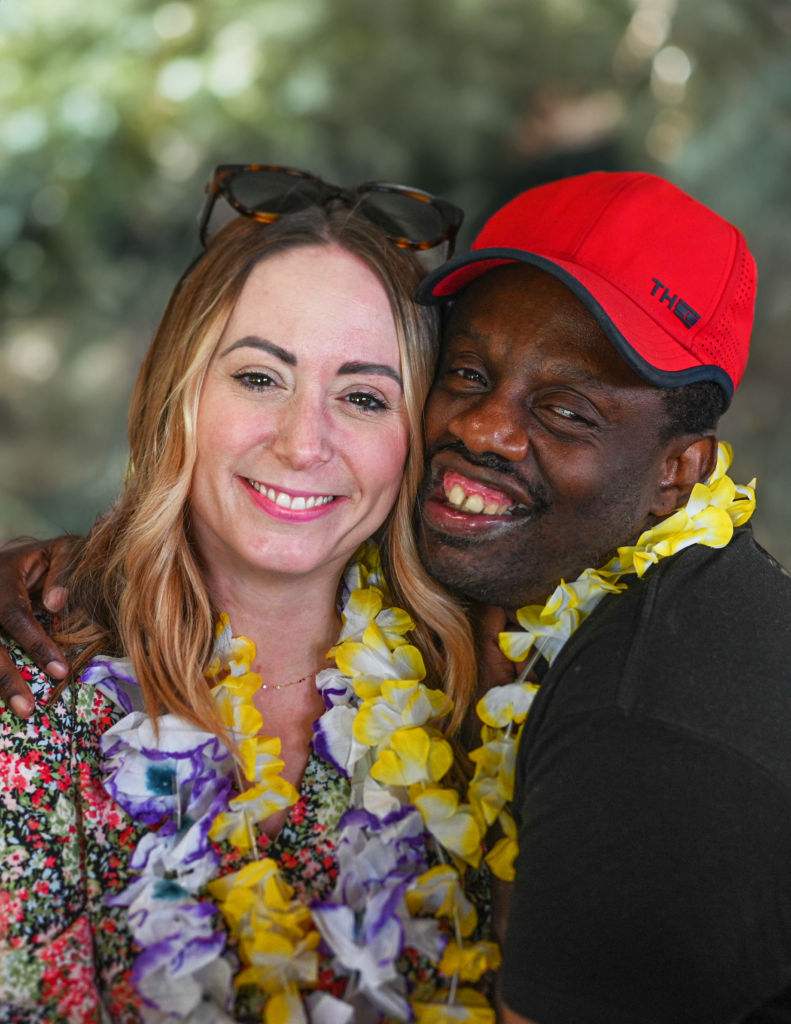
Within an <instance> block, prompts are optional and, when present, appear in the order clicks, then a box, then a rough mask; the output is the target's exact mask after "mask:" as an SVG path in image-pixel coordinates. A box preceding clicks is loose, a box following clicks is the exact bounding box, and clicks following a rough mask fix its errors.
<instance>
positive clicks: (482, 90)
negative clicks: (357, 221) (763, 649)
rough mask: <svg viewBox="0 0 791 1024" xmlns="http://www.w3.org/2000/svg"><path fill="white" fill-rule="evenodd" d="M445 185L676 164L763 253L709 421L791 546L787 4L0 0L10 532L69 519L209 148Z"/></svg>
mask: <svg viewBox="0 0 791 1024" xmlns="http://www.w3.org/2000/svg"><path fill="white" fill-rule="evenodd" d="M234 161H239V162H242V161H244V162H246V161H261V162H271V163H284V164H291V165H294V166H298V167H304V168H306V169H310V170H313V171H315V172H318V173H320V174H322V175H323V176H325V177H327V178H328V179H329V180H331V181H336V182H339V183H342V184H352V183H355V182H357V181H361V180H365V179H370V178H384V179H388V180H395V181H402V182H405V183H409V184H414V185H418V186H421V187H423V188H427V189H429V190H431V191H435V192H439V193H440V194H443V195H446V196H447V197H448V198H450V199H453V200H454V201H456V202H458V203H459V204H460V205H462V206H464V207H465V209H466V210H467V212H468V221H467V232H466V236H465V237H466V239H467V241H469V239H470V237H471V232H472V231H473V229H474V228H475V227H476V226H479V225H480V223H481V220H482V218H483V217H484V216H485V215H486V214H487V213H488V212H490V211H491V210H492V208H493V207H494V206H496V205H497V204H498V203H499V202H501V201H503V200H505V199H507V198H508V197H509V196H510V195H511V194H513V193H514V192H516V191H517V190H519V189H520V188H524V187H528V186H529V185H531V184H535V183H537V182H539V181H542V180H546V179H548V178H550V177H553V176H556V175H559V174H563V173H575V172H578V171H584V170H589V169H593V168H595V167H604V168H636V169H648V170H654V171H657V172H658V173H661V174H667V175H669V176H670V177H671V178H672V179H673V180H675V181H676V182H677V183H678V184H680V185H681V186H682V187H684V188H686V189H687V190H689V191H690V192H692V194H694V195H695V196H697V197H698V198H699V199H701V200H702V201H703V202H706V203H708V204H710V205H712V206H713V207H714V208H715V209H717V210H718V212H720V213H721V214H723V215H724V216H726V217H728V218H729V219H731V220H732V221H734V222H735V223H736V224H737V225H738V226H739V227H740V228H741V229H742V230H743V231H744V232H745V234H746V235H747V238H748V241H749V242H750V245H751V247H752V248H753V251H754V252H755V254H756V257H757V259H758V264H759V269H760V272H761V286H760V296H759V311H758V323H757V329H756V335H755V342H754V355H753V358H752V361H751V364H750V367H749V369H748V372H747V376H746V378H745V383H744V385H743V388H742V389H741V391H740V393H739V395H738V396H737V399H736V401H735V402H734V406H733V409H732V411H731V412H729V413H728V415H727V417H726V423H725V426H724V430H723V434H724V436H725V437H726V438H729V439H731V440H732V441H733V442H734V444H735V445H736V448H737V463H736V466H735V475H736V476H737V478H741V477H744V478H745V479H748V478H749V477H750V476H752V475H754V474H755V475H757V476H758V478H759V492H758V493H759V513H758V515H757V518H756V523H757V530H758V534H759V537H761V538H762V539H763V541H764V543H765V544H766V545H767V546H768V547H769V548H770V549H772V550H773V551H774V552H775V553H776V554H777V555H778V556H779V557H781V558H783V559H785V560H786V561H791V537H789V513H788V508H789V505H791V475H789V464H788V458H787V455H786V452H787V451H788V448H789V443H791V403H789V402H788V401H787V394H788V389H789V384H791V346H789V344H788V334H789V328H791V282H790V281H789V277H791V3H789V0H678V3H676V0H195V2H192V3H186V2H181V0H177V2H169V3H165V4H164V5H162V4H157V3H152V2H148V0H113V2H112V3H108V2H107V0H0V540H2V539H6V538H8V537H10V536H14V535H16V534H17V533H22V532H25V533H33V534H38V535H45V534H47V533H50V532H59V531H61V530H63V529H72V530H84V529H85V528H87V526H88V525H89V524H90V522H91V520H92V518H93V517H94V515H95V514H96V513H97V512H98V511H99V510H100V509H101V508H103V507H104V506H105V505H106V504H107V502H108V501H109V500H110V499H111V498H112V496H113V495H114V494H115V493H116V491H117V489H118V486H119V481H120V479H121V474H122V472H123V467H124V459H125V440H124V429H125V428H124V420H125V407H126V403H127V398H128V395H129V391H130V388H131V383H132V380H133V377H134V372H135V369H136V366H137V364H138V362H139V360H140V357H141V354H142V352H143V350H144V348H145V345H146V343H147V340H148V338H149V337H150V334H151V331H152V329H153V327H154V325H155V323H156V320H157V318H158V316H159V314H160V313H161V310H162V308H163V306H164V303H165V301H166V298H167V294H168V292H169V291H170V289H171V288H172V285H173V283H174V282H175V280H176V278H177V276H178V274H179V273H180V271H181V270H182V269H183V267H184V266H185V264H186V263H187V262H188V261H189V259H190V258H191V257H192V256H193V255H194V254H195V253H196V251H197V241H196V236H195V215H196V214H197V211H198V209H199V206H200V203H201V192H202V186H203V184H204V181H205V179H206V178H207V177H208V173H209V171H210V170H211V168H212V166H213V165H214V164H216V163H219V162H234Z"/></svg>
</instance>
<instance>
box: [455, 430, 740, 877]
mask: <svg viewBox="0 0 791 1024" xmlns="http://www.w3.org/2000/svg"><path fill="white" fill-rule="evenodd" d="M732 461H733V449H732V448H731V446H730V445H729V444H725V443H721V444H720V445H719V448H718V452H717V466H716V469H715V470H714V472H713V473H712V475H711V477H710V478H709V480H708V481H707V482H706V483H705V484H696V485H695V487H694V488H693V490H692V493H691V495H690V497H689V500H688V502H687V503H686V505H685V506H684V507H683V508H680V509H678V510H677V511H676V512H674V513H673V514H672V515H671V516H668V518H667V519H663V520H662V522H660V523H658V524H657V525H656V526H654V527H652V528H651V529H650V530H646V531H645V532H644V533H643V534H641V536H640V537H639V539H638V541H637V543H636V544H635V545H634V546H631V547H622V548H619V549H618V554H617V555H616V556H615V557H614V558H613V559H611V560H610V561H609V562H608V563H607V565H605V566H604V567H603V568H602V569H586V570H585V572H583V573H582V575H581V576H580V577H579V578H578V579H577V580H575V581H574V582H573V583H565V582H564V581H562V580H561V582H560V584H559V585H558V587H557V588H556V589H555V591H554V592H553V593H552V595H551V596H550V597H549V599H548V600H547V602H546V604H544V605H528V606H526V607H524V608H520V609H519V611H518V612H517V615H516V617H517V620H518V622H519V624H520V626H522V628H523V629H524V632H523V633H514V632H508V633H501V634H500V649H501V650H502V652H503V654H505V656H506V657H507V658H509V659H510V660H511V661H514V662H521V661H525V659H526V658H528V655H530V654H531V651H532V652H533V656H532V657H531V658H530V659H529V660H528V662H527V664H526V666H525V668H524V669H523V671H522V673H521V674H520V678H519V679H518V680H517V681H516V682H515V683H509V684H507V685H505V686H498V687H494V688H492V689H491V690H489V692H488V693H487V694H486V695H485V696H484V697H483V698H482V699H481V700H480V701H479V702H478V705H477V711H478V716H479V718H480V719H481V721H482V722H483V728H482V729H481V739H482V741H483V744H482V746H480V747H479V748H478V749H477V750H474V751H473V752H472V753H471V754H470V757H471V758H472V760H473V761H474V762H475V766H476V769H475V774H474V776H473V779H472V781H471V782H470V785H469V789H468V799H469V802H470V805H471V806H472V807H473V809H474V811H475V812H476V814H477V816H478V817H479V819H481V820H483V821H485V822H486V826H487V828H488V827H489V826H490V825H492V824H493V823H494V822H495V821H496V820H497V821H499V823H500V826H501V828H502V830H503V833H504V835H503V838H502V839H500V840H499V841H498V842H497V843H496V844H495V846H494V848H493V849H492V851H491V852H490V853H489V854H488V855H487V857H486V862H487V863H488V865H489V867H490V868H491V870H492V872H493V873H494V874H495V875H496V876H497V877H498V878H501V879H504V880H506V881H512V880H513V878H514V874H515V872H514V866H513V865H514V860H515V858H516V855H517V853H518V851H519V847H518V843H517V830H516V824H515V822H514V819H513V817H512V815H511V813H510V811H509V804H510V802H511V800H512V799H513V793H514V770H515V764H516V751H517V747H518V744H519V738H520V735H521V731H522V728H523V727H524V722H525V719H526V718H527V714H528V711H529V710H530V705H531V704H532V702H533V699H534V698H535V695H536V693H537V692H538V689H539V687H538V686H537V685H535V684H533V683H529V682H524V681H523V680H524V679H525V678H526V677H527V675H528V673H529V671H530V669H531V668H532V666H533V664H534V662H535V660H536V659H537V657H538V656H539V655H543V656H544V657H545V658H546V660H547V661H548V662H549V664H552V662H553V661H554V659H555V658H556V657H557V655H558V654H559V653H560V651H561V649H562V648H563V646H564V644H565V643H566V641H567V640H568V639H569V637H570V636H571V635H572V634H573V633H574V632H575V631H576V630H577V629H578V628H579V626H580V625H581V623H582V622H583V621H584V620H585V619H586V618H587V617H588V616H589V615H590V614H591V612H592V611H593V610H594V608H595V607H596V606H597V605H598V603H599V602H600V601H601V600H602V598H604V597H605V596H606V595H607V594H614V593H618V592H620V591H622V590H625V589H626V584H625V583H622V582H621V581H622V580H623V579H624V578H625V577H627V576H637V577H638V578H639V577H642V576H643V575H645V573H646V572H647V571H648V569H649V568H650V567H651V566H652V565H655V564H656V563H657V562H658V561H660V559H662V558H668V557H669V556H670V555H674V554H676V553H677V552H679V551H682V550H683V549H684V548H687V547H690V546H691V545H693V544H703V545H704V546H706V547H711V548H722V547H725V546H726V545H727V544H728V543H729V541H730V540H731V537H732V536H733V531H734V529H735V527H737V526H743V525H744V524H745V523H746V522H747V521H748V520H749V518H750V516H751V515H752V514H753V512H754V511H755V480H752V481H751V482H750V483H749V484H747V485H746V486H745V485H741V484H734V482H733V481H732V480H731V478H730V477H729V476H728V475H727V470H728V469H729V468H730V465H731V462H732Z"/></svg>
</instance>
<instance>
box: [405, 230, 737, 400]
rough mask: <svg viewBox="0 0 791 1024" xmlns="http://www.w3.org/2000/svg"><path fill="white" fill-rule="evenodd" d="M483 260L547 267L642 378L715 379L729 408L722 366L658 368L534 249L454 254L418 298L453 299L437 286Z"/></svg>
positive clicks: (658, 383)
mask: <svg viewBox="0 0 791 1024" xmlns="http://www.w3.org/2000/svg"><path fill="white" fill-rule="evenodd" d="M484 260H512V261H513V262H515V263H529V264H530V265H531V266H533V267H538V268H539V270H545V271H546V272H547V273H548V274H552V276H553V277H556V278H557V279H558V280H559V281H561V282H562V283H563V284H564V285H565V286H566V287H567V288H568V289H569V291H570V292H573V293H574V295H576V296H577V298H578V299H579V300H580V302H581V303H582V304H583V305H584V306H585V308H586V309H587V310H588V312H589V313H590V314H591V316H592V317H593V319H594V320H595V321H596V323H597V324H598V325H599V327H601V329H602V330H603V331H604V333H605V334H606V335H607V337H608V338H609V339H610V341H611V342H612V343H613V345H614V346H615V348H616V349H617V351H618V352H619V353H620V355H621V356H622V357H623V359H624V361H625V362H626V363H627V364H628V365H629V366H631V368H632V369H633V370H634V371H635V373H637V374H639V375H640V376H641V377H642V378H643V380H647V381H648V383H649V384H653V385H654V387H657V388H678V387H681V386H682V385H684V384H696V383H697V382H698V381H700V380H713V381H714V382H715V383H716V384H719V386H720V387H721V388H722V390H723V391H724V392H725V400H726V405H725V408H726V409H727V408H728V406H729V405H730V404H731V401H732V399H733V391H734V387H733V381H732V380H731V378H730V376H729V375H728V374H727V373H726V372H725V370H723V369H722V367H720V366H692V367H690V368H689V369H688V370H659V369H657V368H656V367H655V366H652V365H651V364H650V363H649V362H647V361H646V360H645V359H644V358H643V357H642V356H641V355H640V354H639V352H636V351H635V350H634V349H633V348H632V346H631V345H630V344H629V342H628V341H627V340H626V338H625V337H624V336H623V334H621V332H620V330H619V329H618V328H617V327H616V326H615V324H614V323H613V321H612V320H611V319H610V316H609V314H608V313H607V312H606V310H605V309H604V308H603V307H602V305H601V303H600V302H599V300H598V299H597V298H596V296H595V295H592V294H591V292H589V291H588V289H587V288H586V287H585V285H583V284H581V283H580V282H579V281H578V280H577V279H576V277H574V276H573V274H570V273H569V272H568V270H566V268H565V267H561V266H559V265H558V264H557V263H553V262H552V260H549V259H547V258H546V256H539V255H538V254H537V253H534V252H525V251H524V250H523V249H476V250H475V251H474V252H466V253H462V255H460V256H454V257H453V259H452V260H448V262H447V263H443V264H442V266H441V267H437V269H436V270H433V271H432V272H431V273H430V274H429V275H428V276H427V277H426V278H424V280H423V281H421V283H420V287H419V288H418V290H417V296H416V298H417V301H418V302H419V303H420V304H421V305H422V306H440V305H442V304H443V303H445V302H449V301H451V300H452V299H454V298H455V297H456V296H457V295H458V292H454V293H453V294H451V295H435V294H434V289H435V288H436V287H437V285H438V284H439V283H440V282H441V281H444V280H445V278H446V277H449V276H450V275H451V274H453V273H455V271H457V270H461V268H462V267H468V266H470V264H471V263H482V262H483V261H484Z"/></svg>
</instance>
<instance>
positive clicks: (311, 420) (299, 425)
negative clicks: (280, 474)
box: [271, 395, 333, 470]
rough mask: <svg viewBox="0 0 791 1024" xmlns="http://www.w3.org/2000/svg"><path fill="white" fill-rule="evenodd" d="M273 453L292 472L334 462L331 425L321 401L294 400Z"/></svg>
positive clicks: (284, 414) (284, 416)
mask: <svg viewBox="0 0 791 1024" xmlns="http://www.w3.org/2000/svg"><path fill="white" fill-rule="evenodd" d="M271 449H272V452H273V453H274V455H276V456H277V458H278V459H280V461H281V462H283V463H284V464H286V465H287V466H289V467H291V468H292V469H297V470H306V469H311V468H313V467H314V466H321V465H324V464H325V463H327V462H329V461H330V459H331V458H332V452H333V450H332V445H331V443H330V438H329V425H328V422H327V416H326V415H325V409H324V407H323V403H322V402H321V400H320V399H319V398H317V397H314V396H310V395H305V396H302V397H299V398H298V397H296V396H294V397H293V398H292V399H291V400H290V401H289V402H288V403H287V406H286V408H284V409H283V410H282V416H281V418H280V422H279V424H278V430H277V434H276V436H275V438H274V441H273V442H272V445H271Z"/></svg>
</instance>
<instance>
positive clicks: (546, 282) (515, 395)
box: [420, 263, 665, 609]
mask: <svg viewBox="0 0 791 1024" xmlns="http://www.w3.org/2000/svg"><path fill="white" fill-rule="evenodd" d="M663 420H664V411H663V406H662V394H661V392H660V391H659V390H658V389H656V388H654V387H652V386H651V385H650V384H648V383H646V382H644V381H643V380H642V379H641V378H640V377H638V376H637V374H636V373H634V371H633V370H631V369H630V367H629V366H627V364H626V363H625V362H624V360H623V359H622V358H621V356H620V355H619V354H618V353H617V352H616V350H615V348H614V347H613V346H612V344H611V343H610V342H609V340H608V339H607V337H606V335H605V334H604V333H603V331H602V330H601V328H600V327H599V326H598V324H597V323H596V321H595V320H594V319H593V317H592V316H591V314H590V313H589V312H588V311H587V309H585V307H584V306H583V305H582V303H581V302H580V301H579V300H578V299H577V298H576V296H574V295H573V294H572V293H571V292H570V291H569V290H568V289H567V288H566V287H565V285H563V284H561V283H560V282H559V281H558V280H557V279H556V278H554V277H552V276H551V275H549V274H546V273H545V272H543V271H540V270H537V269H535V268H533V267H530V266H528V265H526V264H521V263H515V264H508V265H506V266H502V267H498V268H497V269H495V270H491V271H489V272H488V273H486V274H484V275H483V276H482V277H481V278H479V279H478V280H477V281H475V282H474V283H473V284H472V285H470V286H469V287H468V288H467V290H466V291H465V293H464V294H463V296H462V297H461V299H460V301H459V302H458V305H457V307H456V309H455V310H454V312H453V314H452V317H451V320H450V323H449V325H448V329H447V332H446V336H445V340H444V345H443V354H442V359H441V362H440V366H439V369H438V373H437V379H436V382H435V385H434V390H433V391H432V394H431V396H430V397H429V401H428V405H427V407H426V441H427V447H428V458H427V464H426V475H425V479H424V482H423V487H422V491H421V497H420V503H421V510H422V527H423V528H422V529H421V531H420V533H421V550H422V555H423V558H424V561H425V563H426V565H427V567H428V569H429V571H430V572H431V573H432V575H434V576H435V577H436V578H437V579H438V580H440V581H441V582H442V583H444V584H445V585H446V586H448V587H450V588H451V589H453V590H455V591H457V592H458V593H461V594H462V595H464V596H465V597H467V598H470V599H472V600H476V601H482V602H485V603H488V604H495V605H500V606H502V607H504V608H508V609H513V608H517V607H520V606H522V605H524V604H528V603H537V602H542V601H543V600H545V599H546V597H547V596H548V594H549V593H551V591H552V590H553V589H554V587H555V586H556V585H557V583H558V582H559V581H560V579H561V578H563V579H566V580H572V579H575V578H576V577H577V576H578V575H579V573H580V572H582V571H583V570H584V569H585V568H587V567H598V566H601V565H602V564H604V562H605V561H606V560H607V559H608V558H609V557H610V555H611V554H613V553H614V552H615V549H616V548H617V547H618V546H620V545H623V544H627V543H631V542H633V541H634V539H636V537H637V535H638V534H639V533H640V531H641V530H642V529H643V528H644V526H645V525H646V523H647V521H648V520H649V518H650V515H651V508H652V504H653V502H654V500H655V497H656V493H657V486H658V483H659V481H660V480H661V478H662V475H663V473H664V468H665V461H664V458H663V446H662V445H661V444H660V443H659V437H660V430H661V427H662V425H663Z"/></svg>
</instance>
